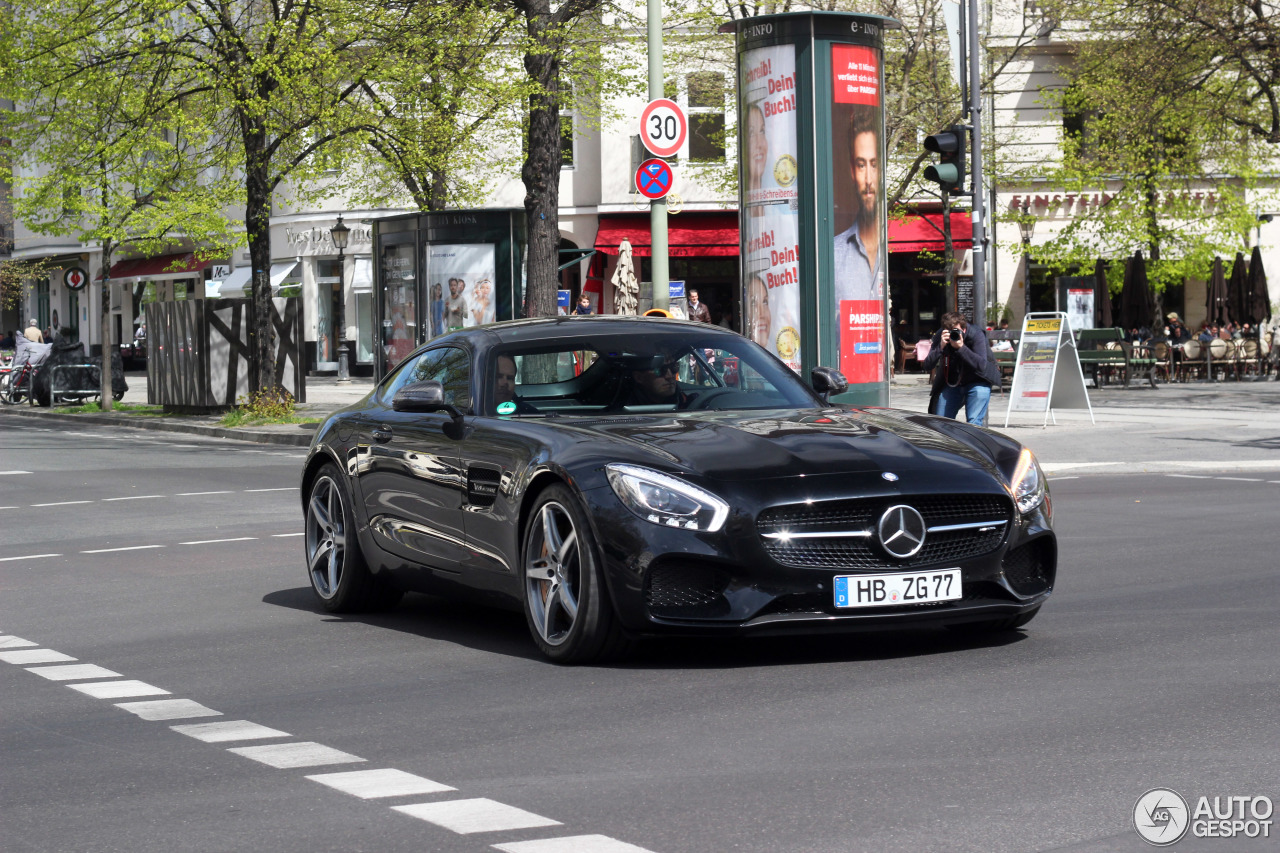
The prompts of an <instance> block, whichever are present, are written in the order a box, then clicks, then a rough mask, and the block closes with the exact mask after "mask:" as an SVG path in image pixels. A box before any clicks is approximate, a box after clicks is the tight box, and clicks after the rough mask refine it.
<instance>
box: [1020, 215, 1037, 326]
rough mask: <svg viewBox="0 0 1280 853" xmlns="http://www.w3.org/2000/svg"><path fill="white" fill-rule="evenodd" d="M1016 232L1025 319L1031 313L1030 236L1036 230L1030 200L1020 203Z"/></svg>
mask: <svg viewBox="0 0 1280 853" xmlns="http://www.w3.org/2000/svg"><path fill="white" fill-rule="evenodd" d="M1018 230H1019V231H1021V232H1022V299H1023V302H1022V316H1023V318H1024V319H1025V318H1026V316H1027V315H1028V314H1030V313H1031V235H1032V234H1034V233H1035V230H1036V220H1035V218H1034V217H1032V215H1031V199H1026V200H1025V201H1023V202H1022V216H1020V217H1019V218H1018Z"/></svg>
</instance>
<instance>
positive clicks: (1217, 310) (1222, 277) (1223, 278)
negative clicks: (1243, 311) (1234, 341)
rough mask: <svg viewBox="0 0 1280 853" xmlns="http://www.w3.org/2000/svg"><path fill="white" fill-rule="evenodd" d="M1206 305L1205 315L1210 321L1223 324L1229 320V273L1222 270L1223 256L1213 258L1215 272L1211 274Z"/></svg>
mask: <svg viewBox="0 0 1280 853" xmlns="http://www.w3.org/2000/svg"><path fill="white" fill-rule="evenodd" d="M1204 307H1205V309H1206V311H1205V316H1206V317H1208V318H1209V322H1210V323H1217V324H1218V325H1219V326H1221V325H1222V324H1223V323H1225V322H1227V275H1226V273H1225V272H1223V271H1222V258H1214V259H1213V272H1212V273H1210V275H1209V287H1208V288H1207V290H1206V292H1205V298H1204Z"/></svg>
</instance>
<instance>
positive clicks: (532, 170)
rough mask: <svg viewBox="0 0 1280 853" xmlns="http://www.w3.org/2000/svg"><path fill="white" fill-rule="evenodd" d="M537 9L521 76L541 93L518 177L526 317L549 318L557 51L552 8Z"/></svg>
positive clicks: (555, 258) (553, 271) (556, 186)
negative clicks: (532, 48) (525, 253)
mask: <svg viewBox="0 0 1280 853" xmlns="http://www.w3.org/2000/svg"><path fill="white" fill-rule="evenodd" d="M535 5H537V6H539V7H540V9H541V11H540V12H539V13H538V14H536V15H535V14H529V15H528V18H527V20H528V30H529V36H530V38H532V39H533V41H534V42H535V44H537V45H538V47H539V48H540V51H539V52H537V53H532V54H526V55H525V58H524V67H525V71H526V72H528V74H529V78H530V79H531V80H532V81H533V82H534V83H536V84H537V86H538V88H539V92H538V93H537V94H535V95H534V96H533V97H532V98H530V99H529V133H528V146H529V147H528V152H527V156H526V157H525V161H524V167H523V168H522V169H521V172H520V177H521V179H522V180H523V181H524V190H525V195H524V210H525V222H526V230H527V232H528V239H529V248H528V257H527V260H526V269H527V285H526V290H525V310H524V313H525V316H528V317H552V316H555V313H556V290H557V289H558V284H557V283H558V281H559V273H558V272H557V268H558V267H559V265H560V264H559V261H560V210H559V205H560V79H559V78H560V60H559V51H560V45H559V44H558V43H557V41H558V40H557V38H556V37H555V36H554V35H553V34H552V33H550V32H549V29H548V22H549V19H550V16H551V15H550V4H549V3H548V2H546V0H543V2H541V3H537V4H535Z"/></svg>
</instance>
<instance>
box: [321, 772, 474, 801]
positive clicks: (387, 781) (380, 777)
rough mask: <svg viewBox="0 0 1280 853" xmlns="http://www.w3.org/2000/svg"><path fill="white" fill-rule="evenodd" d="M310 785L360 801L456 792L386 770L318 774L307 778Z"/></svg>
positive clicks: (438, 784)
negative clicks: (314, 784) (318, 785)
mask: <svg viewBox="0 0 1280 853" xmlns="http://www.w3.org/2000/svg"><path fill="white" fill-rule="evenodd" d="M307 778H308V779H310V780H311V781H313V782H319V783H320V784H321V785H328V786H329V787H330V788H335V789H337V790H339V791H342V792H343V793H344V794H351V795H352V796H353V797H359V798H360V799H362V800H372V799H377V798H378V797H403V796H407V795H409V794H438V793H440V792H441V791H456V790H458V789H457V788H451V787H449V786H448V785H442V784H440V783H439V782H433V781H432V780H430V779H427V778H425V777H422V776H415V775H413V774H412V773H406V772H404V771H403V770H394V769H391V768H387V769H384V770H350V771H347V772H345V773H321V774H319V775H317V776H308V777H307Z"/></svg>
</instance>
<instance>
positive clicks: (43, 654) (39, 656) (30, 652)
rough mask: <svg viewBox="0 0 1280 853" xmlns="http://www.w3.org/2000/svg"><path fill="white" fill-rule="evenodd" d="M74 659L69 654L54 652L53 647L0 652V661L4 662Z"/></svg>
mask: <svg viewBox="0 0 1280 853" xmlns="http://www.w3.org/2000/svg"><path fill="white" fill-rule="evenodd" d="M67 660H75V658H73V657H72V656H71V655H64V654H63V653H62V652H55V651H54V650H53V649H27V650H26V651H20V652H0V661H4V662H5V663H22V664H25V663H58V662H60V661H67Z"/></svg>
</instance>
